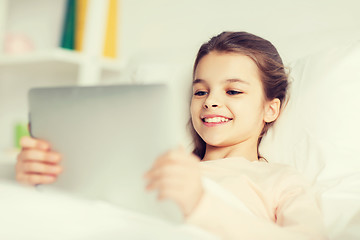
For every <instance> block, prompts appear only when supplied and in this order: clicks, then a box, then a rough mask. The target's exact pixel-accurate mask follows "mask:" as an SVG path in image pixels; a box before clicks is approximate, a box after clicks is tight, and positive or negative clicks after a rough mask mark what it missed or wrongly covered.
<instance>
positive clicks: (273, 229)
mask: <svg viewBox="0 0 360 240" xmlns="http://www.w3.org/2000/svg"><path fill="white" fill-rule="evenodd" d="M200 168H201V172H202V176H203V177H205V178H206V179H208V181H210V182H213V183H214V184H215V186H217V187H218V188H219V187H220V189H222V190H223V191H225V193H228V195H227V196H225V195H226V194H223V193H219V192H216V191H211V187H205V191H204V194H203V196H202V198H201V199H200V201H199V203H198V205H197V206H196V208H195V209H194V210H193V212H192V213H191V214H190V215H189V216H188V217H187V219H186V222H187V223H190V224H194V225H197V226H199V227H201V228H203V229H205V230H207V231H209V232H212V233H214V234H215V235H217V236H219V237H220V238H221V239H245V240H249V239H250V240H256V239H276V240H280V239H286V240H295V239H317V240H319V239H327V237H326V235H325V231H324V229H325V228H324V226H323V219H322V214H321V211H320V208H319V204H318V201H317V198H316V197H315V193H314V191H313V190H312V188H311V185H310V184H309V183H308V182H307V181H306V180H305V179H304V178H303V177H302V176H301V175H300V174H299V173H298V172H296V171H295V170H294V169H292V168H290V167H288V166H286V165H282V164H276V163H267V162H260V161H259V162H251V161H248V160H247V159H245V158H225V159H219V160H211V161H204V162H201V163H200ZM224 196H225V197H224Z"/></svg>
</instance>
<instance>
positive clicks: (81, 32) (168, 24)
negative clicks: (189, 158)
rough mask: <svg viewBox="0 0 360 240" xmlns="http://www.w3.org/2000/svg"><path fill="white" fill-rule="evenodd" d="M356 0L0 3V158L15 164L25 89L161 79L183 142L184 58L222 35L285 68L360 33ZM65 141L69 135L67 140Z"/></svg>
mask: <svg viewBox="0 0 360 240" xmlns="http://www.w3.org/2000/svg"><path fill="white" fill-rule="evenodd" d="M359 9H360V2H359V1H358V0H302V1H290V0H272V1H267V0H253V1H243V0H223V1H217V0H182V1H175V0H76V1H75V0H0V133H1V134H0V161H14V159H15V157H14V156H15V155H16V147H17V140H18V138H17V137H16V136H17V135H23V134H24V133H23V129H24V126H25V128H26V124H27V121H28V109H27V92H28V90H29V89H30V88H32V87H42V86H64V85H81V86H84V85H99V84H105V85H106V84H128V83H140V84H144V83H159V82H162V83H164V82H165V83H167V84H169V85H170V86H171V87H172V90H173V91H174V96H175V97H176V98H177V99H179V101H178V103H177V104H176V106H174V107H175V108H177V109H179V111H178V112H179V123H180V125H181V126H183V127H184V128H182V127H179V130H178V132H179V135H181V136H182V139H183V141H184V143H185V144H186V143H188V137H187V134H186V131H185V125H186V121H187V118H188V111H187V108H188V103H189V87H190V83H191V71H192V69H191V68H192V64H193V61H194V58H195V55H196V53H197V50H198V48H199V47H200V45H201V44H202V43H203V42H205V41H207V40H208V39H209V38H210V37H212V36H214V35H216V34H218V33H220V32H222V31H248V32H251V33H254V34H256V35H259V36H261V37H263V38H266V39H268V40H270V41H271V42H272V43H273V44H274V45H275V46H276V47H277V49H278V50H279V52H280V55H281V56H282V57H283V60H284V62H285V64H289V63H291V62H292V61H294V60H296V59H299V58H301V57H304V56H306V55H308V54H311V53H313V52H316V51H320V50H321V49H323V48H326V47H329V46H331V45H334V44H337V43H339V42H344V41H350V40H353V39H355V38H360V30H359V29H360V14H359ZM69 137H71V136H69Z"/></svg>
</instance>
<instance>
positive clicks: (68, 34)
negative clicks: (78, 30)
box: [60, 0, 76, 49]
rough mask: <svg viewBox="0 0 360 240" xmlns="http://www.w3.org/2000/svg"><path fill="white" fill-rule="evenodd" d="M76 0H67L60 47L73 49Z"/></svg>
mask: <svg viewBox="0 0 360 240" xmlns="http://www.w3.org/2000/svg"><path fill="white" fill-rule="evenodd" d="M75 17H76V0H67V2H66V11H65V18H64V23H63V31H62V37H61V43H60V47H62V48H66V49H74V45H75Z"/></svg>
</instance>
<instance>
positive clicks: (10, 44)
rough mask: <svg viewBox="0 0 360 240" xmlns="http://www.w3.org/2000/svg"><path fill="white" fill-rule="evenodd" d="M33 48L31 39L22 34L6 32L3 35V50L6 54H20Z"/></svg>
mask: <svg viewBox="0 0 360 240" xmlns="http://www.w3.org/2000/svg"><path fill="white" fill-rule="evenodd" d="M33 49H34V45H33V43H32V41H31V40H30V38H29V37H27V36H25V35H23V34H8V35H6V36H5V42H4V51H5V53H6V54H22V53H26V52H30V51H32V50H33Z"/></svg>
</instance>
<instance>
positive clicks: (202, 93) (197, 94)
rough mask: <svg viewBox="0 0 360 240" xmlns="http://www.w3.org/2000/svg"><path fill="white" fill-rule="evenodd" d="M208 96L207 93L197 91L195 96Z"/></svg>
mask: <svg viewBox="0 0 360 240" xmlns="http://www.w3.org/2000/svg"><path fill="white" fill-rule="evenodd" d="M206 94H207V92H205V91H197V92H195V93H194V95H195V96H204V95H206Z"/></svg>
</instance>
